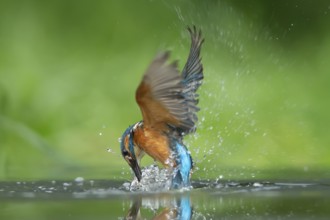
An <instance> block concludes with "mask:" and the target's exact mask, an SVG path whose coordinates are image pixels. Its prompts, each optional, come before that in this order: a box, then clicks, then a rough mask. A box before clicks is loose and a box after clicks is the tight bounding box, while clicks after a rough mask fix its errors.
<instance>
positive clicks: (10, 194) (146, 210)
mask: <svg viewBox="0 0 330 220" xmlns="http://www.w3.org/2000/svg"><path fill="white" fill-rule="evenodd" d="M127 184H128V183H123V182H119V181H109V180H84V179H83V178H77V179H75V180H73V181H58V180H56V181H55V180H49V181H48V180H46V181H36V182H0V200H1V205H0V210H1V211H0V219H166V218H169V219H173V218H177V219H329V217H330V182H329V181H321V182H266V181H258V182H230V181H223V182H207V181H193V183H192V184H193V189H191V190H176V191H158V192H155V191H154V192H131V191H129V190H127Z"/></svg>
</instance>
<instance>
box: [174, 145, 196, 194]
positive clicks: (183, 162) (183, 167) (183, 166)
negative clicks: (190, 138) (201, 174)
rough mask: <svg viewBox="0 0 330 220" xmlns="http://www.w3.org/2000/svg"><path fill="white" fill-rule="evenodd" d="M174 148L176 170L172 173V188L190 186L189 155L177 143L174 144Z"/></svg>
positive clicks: (190, 161)
mask: <svg viewBox="0 0 330 220" xmlns="http://www.w3.org/2000/svg"><path fill="white" fill-rule="evenodd" d="M175 148H176V149H175V152H176V155H175V156H176V163H177V169H176V170H175V171H174V178H173V180H172V188H180V187H187V186H190V171H191V169H192V159H191V156H190V153H189V152H188V150H187V148H186V147H185V146H184V145H183V144H180V143H179V142H176V143H175Z"/></svg>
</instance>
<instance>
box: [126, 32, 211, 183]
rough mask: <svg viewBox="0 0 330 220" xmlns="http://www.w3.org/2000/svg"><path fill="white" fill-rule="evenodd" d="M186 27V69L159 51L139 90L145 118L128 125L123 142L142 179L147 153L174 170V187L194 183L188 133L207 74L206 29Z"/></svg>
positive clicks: (192, 129) (137, 97)
mask: <svg viewBox="0 0 330 220" xmlns="http://www.w3.org/2000/svg"><path fill="white" fill-rule="evenodd" d="M187 29H188V31H189V33H190V36H191V47H190V52H189V55H188V59H187V62H186V64H185V66H184V68H183V70H182V72H181V74H180V73H179V71H178V67H177V61H174V62H172V63H169V61H168V60H169V56H170V53H169V51H165V52H161V53H159V54H158V55H156V57H155V58H154V59H153V61H152V62H151V64H150V65H149V67H148V68H147V70H146V72H145V74H144V76H143V78H142V81H141V82H140V84H139V86H138V88H137V90H136V92H135V99H136V102H137V104H138V105H139V107H140V110H141V113H142V118H143V120H141V121H139V122H137V123H135V124H134V125H131V126H129V127H128V128H127V129H126V130H125V132H124V133H123V135H122V137H121V141H120V148H121V154H122V156H123V158H124V159H125V160H126V162H127V163H128V164H129V166H130V167H131V169H132V170H133V172H134V174H135V176H136V178H137V180H138V181H141V178H142V172H141V168H140V161H141V159H142V157H143V156H144V155H145V154H147V155H149V156H150V157H152V158H153V159H154V160H155V161H158V162H160V163H161V164H162V165H163V166H164V167H165V168H167V169H169V170H170V171H171V173H172V174H171V175H172V181H171V182H172V183H171V188H181V187H189V186H190V177H191V171H192V168H193V161H192V157H191V155H190V152H189V151H188V149H187V147H186V146H185V145H184V144H183V137H184V136H185V135H187V134H190V133H193V132H195V130H196V124H197V120H198V118H197V112H198V111H199V110H200V109H199V107H197V104H198V100H199V99H198V94H197V93H196V91H197V89H198V88H199V87H200V85H201V84H202V81H203V78H204V75H203V65H202V59H201V56H200V52H201V47H202V44H203V42H204V38H203V37H202V32H201V30H197V29H196V27H195V26H193V27H192V28H190V27H188V28H187Z"/></svg>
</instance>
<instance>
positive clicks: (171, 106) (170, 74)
mask: <svg viewBox="0 0 330 220" xmlns="http://www.w3.org/2000/svg"><path fill="white" fill-rule="evenodd" d="M168 57H169V52H165V53H161V54H159V55H158V56H157V57H156V58H155V59H154V60H153V62H152V63H151V65H150V66H149V68H148V70H147V72H146V73H145V75H144V77H143V79H142V82H141V83H140V85H139V87H138V89H137V91H136V101H137V103H138V104H139V106H140V109H141V112H142V116H143V121H144V123H143V124H144V126H146V127H156V128H157V127H158V128H160V129H165V127H164V126H165V125H166V124H169V125H173V126H180V125H181V121H182V119H184V118H186V114H187V111H188V108H187V106H186V103H185V99H184V97H183V96H182V91H183V85H182V83H181V76H180V75H179V72H178V70H177V64H176V62H174V63H172V64H166V61H167V60H168Z"/></svg>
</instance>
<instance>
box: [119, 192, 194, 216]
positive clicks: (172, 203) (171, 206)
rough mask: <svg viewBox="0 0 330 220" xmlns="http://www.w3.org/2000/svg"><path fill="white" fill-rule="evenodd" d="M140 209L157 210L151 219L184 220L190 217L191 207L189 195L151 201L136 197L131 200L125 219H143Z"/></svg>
mask: <svg viewBox="0 0 330 220" xmlns="http://www.w3.org/2000/svg"><path fill="white" fill-rule="evenodd" d="M142 207H143V208H147V209H150V210H157V211H155V212H156V213H155V215H154V216H153V218H152V219H180V220H181V219H182V220H186V219H191V217H192V206H191V203H190V196H189V194H184V195H182V196H180V197H168V196H165V197H159V198H152V199H150V198H145V197H143V196H138V197H136V198H135V199H133V200H132V205H131V208H130V209H129V210H128V214H127V215H126V218H125V219H144V217H143V216H142V215H141V211H140V209H141V208H142ZM158 210H160V211H158Z"/></svg>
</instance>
